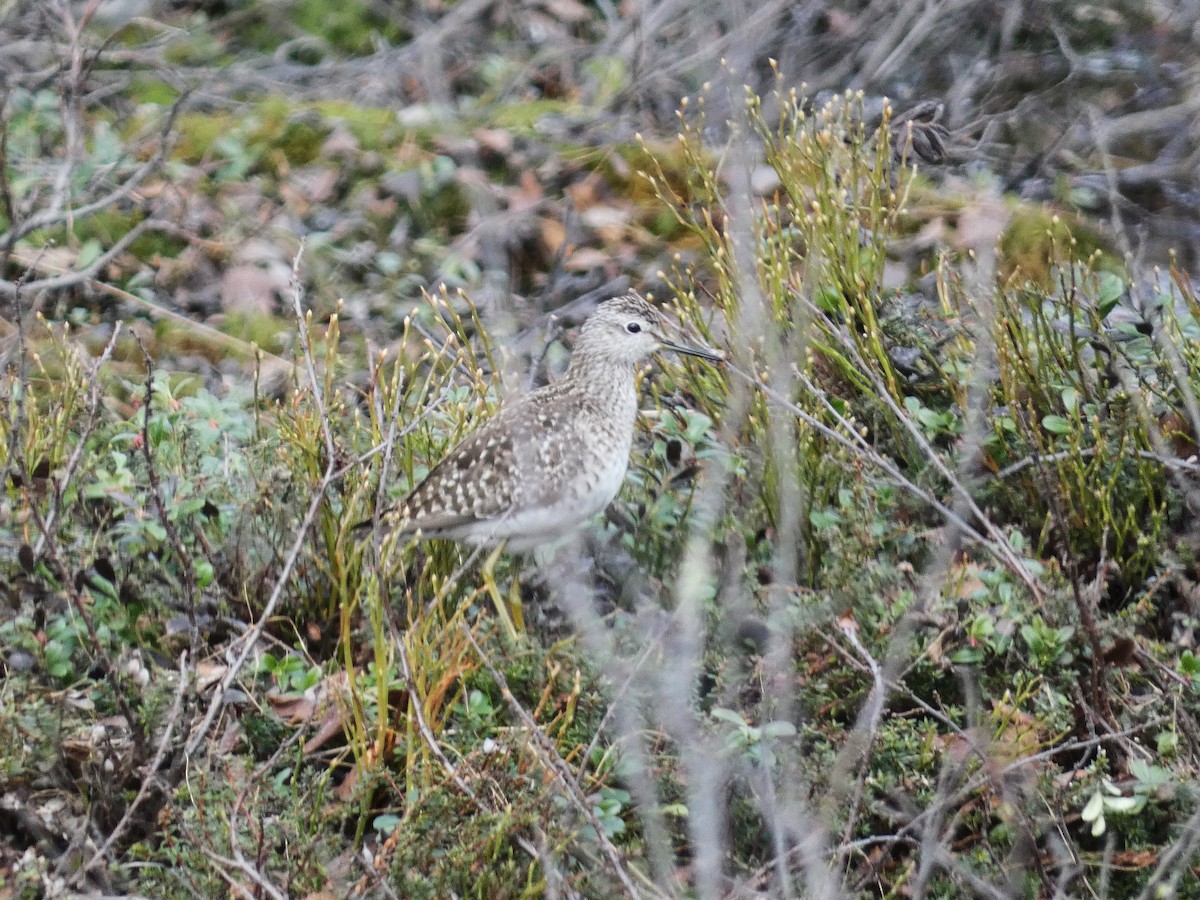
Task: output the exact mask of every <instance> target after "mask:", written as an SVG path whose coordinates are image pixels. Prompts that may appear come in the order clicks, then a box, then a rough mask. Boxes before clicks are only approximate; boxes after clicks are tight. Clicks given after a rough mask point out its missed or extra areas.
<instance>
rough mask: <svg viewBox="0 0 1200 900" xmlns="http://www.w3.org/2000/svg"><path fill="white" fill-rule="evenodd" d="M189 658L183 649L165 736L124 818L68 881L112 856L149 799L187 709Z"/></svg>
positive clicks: (77, 880)
mask: <svg viewBox="0 0 1200 900" xmlns="http://www.w3.org/2000/svg"><path fill="white" fill-rule="evenodd" d="M187 661H188V656H187V651H184V652H183V653H180V654H179V672H178V679H179V684H178V686H177V687H176V689H175V699H174V700H173V701H172V702H171V711H170V712H169V713H167V719H166V728H165V729H164V730H163V734H162V737H161V738H159V741H158V748H157V749H156V750H155V752H154V759H153V760H152V761H151V762H150V765H149V766H148V767H147V768H146V777H145V778H144V779H143V781H142V783H141V786H140V787H139V788H138V792H137V794H136V795H135V796H134V798H133V801H132V802H131V803H130V804H129V805H128V806H127V807H125V812H124V814H122V816H121V818H120V820H119V821H118V822H117V824H116V826H115V827H114V828H113V830H112V831H111V832H110V833H109V835H108V837H107V838H106V839H105V841H104V843H103V844H102V845H101V846H100V847H99V848H98V849H97V850H96V852H95V853H94V854H92V858H91V859H89V860H88V861H87V862H86V863H84V864H83V866H81V867H80V868H79V869H78V870H77V871H76V872H75V874H74V875H72V876H71V877H70V878H69V879H68V880H67V884H68V885H78V884H79V883H80V881H81V880H82V879H83V876H84V875H86V874H87V873H88V872H90V871H91V870H92V869H94V868H95V867H96V866H98V865H99V864H100V862H101V860H105V857H107V856H108V851H109V850H110V849H111V848H112V845H113V844H114V843H116V841H117V839H118V838H120V836H121V835H122V834H124V832H125V829H127V828H128V827H129V823H130V821H131V820H132V818H133V814H134V812H135V811H136V810H137V808H138V807H139V806H141V804H142V802H143V801H144V800H145V799H146V796H147V794H148V793H149V789H150V786H151V785H154V784H157V783H158V770H159V767H160V766H161V765H162V763H163V760H164V759H166V756H167V750H168V749H169V748H170V747H171V737H172V736H173V735H174V733H175V726H176V725H178V724H179V720H180V713H181V711H182V709H183V694H184V690H185V689H186V688H187V685H188V678H187Z"/></svg>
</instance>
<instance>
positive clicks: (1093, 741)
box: [845, 716, 1171, 885]
mask: <svg viewBox="0 0 1200 900" xmlns="http://www.w3.org/2000/svg"><path fill="white" fill-rule="evenodd" d="M1169 721H1171V718H1170V717H1169V716H1160V717H1159V718H1157V719H1154V720H1152V721H1150V722H1143V723H1142V724H1140V725H1135V726H1133V727H1131V728H1127V729H1125V730H1124V731H1121V732H1117V733H1114V734H1111V735H1105V736H1103V737H1093V738H1087V739H1084V740H1078V741H1071V742H1068V743H1066V744H1060V745H1058V746H1055V747H1052V748H1050V749H1049V750H1043V751H1041V752H1039V753H1034V754H1031V755H1029V756H1026V757H1022V758H1021V759H1017V760H1013V761H1012V762H1011V763H1008V764H1006V765H1005V766H1004V767H1003V768H1001V769H1000V770H999V771H996V770H985V771H984V772H983V774H981V775H977V776H975V777H974V778H972V779H971V780H970V781H967V782H966V783H964V784H963V786H962V787H961V788H959V789H958V790H957V791H956V792H955V794H953V795H952V796H951V797H949V798H948V801H947V805H950V806H957V805H960V804H962V803H965V802H966V801H967V800H968V799H969V798H970V796H971V795H972V794H974V793H975V792H977V791H980V790H983V789H984V788H986V787H987V786H988V785H989V784H991V783H993V782H995V781H1002V780H1003V779H1004V778H1005V777H1006V776H1008V775H1010V774H1012V773H1014V772H1017V771H1018V770H1020V769H1022V768H1024V767H1026V766H1033V765H1037V764H1039V763H1045V762H1048V761H1050V760H1051V759H1052V758H1053V757H1055V756H1057V755H1059V754H1061V753H1073V752H1076V751H1081V750H1090V749H1093V748H1096V747H1099V746H1100V745H1101V744H1102V743H1104V742H1105V741H1108V740H1112V739H1113V738H1124V737H1132V736H1133V735H1137V734H1143V733H1145V732H1148V731H1151V730H1152V729H1155V728H1157V727H1159V726H1160V725H1164V724H1166V723H1168V722H1169ZM969 746H970V747H971V750H972V752H974V753H975V754H976V755H977V756H979V758H980V759H982V760H986V759H987V758H988V757H987V755H986V754H985V753H984V752H983V751H982V750H980V749H979V748H977V747H975V745H974V743H971V744H970V745H969ZM933 813H934V810H933V808H932V807H927V808H926V809H924V810H922V811H921V812H920V813H918V814H917V815H915V816H913V817H912V818H911V819H909V820H908V822H906V823H905V824H904V825H903V826H902V827H901V828H900V829H899V830H898V831H897V832H896V833H895V834H892V835H874V836H872V837H869V838H861V839H859V840H856V841H852V842H850V844H848V845H847V846H846V848H845V849H847V850H862V849H866V848H868V847H873V846H877V845H881V844H882V845H885V846H887V845H894V844H897V843H901V842H903V841H914V840H915V839H914V838H912V837H910V835H911V833H912V832H914V831H915V830H917V829H918V828H922V827H924V825H925V822H926V820H927V819H929V818H930V817H931V816H932V815H933ZM889 855H890V854H889V853H885V854H883V855H881V856H880V857H878V858H877V859H876V860H874V862H873V863H872V865H871V872H874V871H878V870H879V869H880V868H882V867H883V866H884V865H886V863H887V860H888V858H889ZM871 872H868V873H867V874H866V875H865V876H864V877H863V879H861V880H860V885H861V884H862V883H865V880H866V878H869V877H870V874H871Z"/></svg>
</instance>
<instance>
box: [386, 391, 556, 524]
mask: <svg viewBox="0 0 1200 900" xmlns="http://www.w3.org/2000/svg"><path fill="white" fill-rule="evenodd" d="M558 408H559V407H557V406H556V405H555V404H553V403H548V402H546V400H545V398H544V395H542V392H535V393H533V394H531V395H529V396H528V397H525V398H523V399H522V400H521V401H518V402H517V403H515V404H513V405H512V406H510V407H506V408H503V409H501V411H500V412H499V413H497V414H496V416H495V417H494V418H492V419H490V420H489V421H488V422H486V423H485V424H484V425H482V426H481V427H480V428H478V429H477V430H476V431H473V432H472V433H471V434H469V435H467V436H466V437H465V438H464V439H463V440H462V441H461V442H460V443H459V444H458V445H456V446H455V447H454V448H453V449H452V450H451V451H450V452H449V453H447V454H446V456H445V457H444V458H443V459H442V460H441V462H439V463H438V464H437V465H436V466H434V467H433V468H432V469H431V470H430V471H429V474H428V475H426V476H425V479H424V480H423V481H422V482H421V483H420V484H418V485H417V486H416V487H415V488H414V489H413V490H412V492H411V493H409V495H408V496H407V497H405V498H404V500H403V501H402V502H401V503H400V504H399V506H398V507H397V508H396V510H395V514H396V516H397V518H398V520H399V522H398V524H399V527H400V529H401V530H402V531H404V532H412V531H416V530H418V529H420V530H421V531H423V532H424V533H425V534H428V535H431V536H436V535H439V534H446V533H450V532H453V531H454V530H455V529H459V528H463V527H466V526H469V525H471V524H473V523H478V522H484V521H489V520H497V519H502V518H504V517H506V516H510V515H512V514H513V513H515V512H519V511H521V510H523V509H525V508H528V507H529V506H531V505H544V504H547V503H549V502H552V501H554V500H555V499H557V497H558V496H559V495H560V494H561V489H562V486H561V485H560V484H557V483H556V482H555V480H554V479H550V480H540V481H539V480H537V479H530V478H529V477H528V476H529V473H531V472H537V471H540V472H548V471H549V472H556V471H558V470H559V469H560V468H561V462H562V459H563V456H564V454H565V453H566V452H567V450H568V445H569V443H570V440H569V436H568V434H567V432H569V431H570V429H569V428H568V429H566V431H564V424H565V423H564V422H562V421H558V420H559V419H560V418H561V416H560V415H556V409H558ZM521 473H524V475H525V477H521Z"/></svg>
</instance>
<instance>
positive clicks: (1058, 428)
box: [1042, 415, 1071, 434]
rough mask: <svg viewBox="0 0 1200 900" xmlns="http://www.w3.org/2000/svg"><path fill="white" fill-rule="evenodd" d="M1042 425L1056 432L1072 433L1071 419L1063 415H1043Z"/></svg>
mask: <svg viewBox="0 0 1200 900" xmlns="http://www.w3.org/2000/svg"><path fill="white" fill-rule="evenodd" d="M1042 427H1043V428H1045V429H1046V430H1047V431H1050V432H1053V433H1054V434H1070V433H1071V422H1070V420H1069V419H1064V418H1063V417H1062V416H1054V415H1050V416H1043V417H1042Z"/></svg>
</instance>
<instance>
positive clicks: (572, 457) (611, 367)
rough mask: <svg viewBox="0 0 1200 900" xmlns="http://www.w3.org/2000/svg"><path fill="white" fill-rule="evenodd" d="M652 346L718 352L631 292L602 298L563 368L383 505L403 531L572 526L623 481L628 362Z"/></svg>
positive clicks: (631, 395) (632, 399) (486, 536)
mask: <svg viewBox="0 0 1200 900" xmlns="http://www.w3.org/2000/svg"><path fill="white" fill-rule="evenodd" d="M660 349H667V350H673V351H675V352H676V353H685V354H688V355H691V356H698V357H700V358H702V359H707V360H712V361H718V360H720V359H721V358H722V357H721V355H720V354H718V353H717V352H715V351H712V350H706V349H700V348H696V347H689V346H687V345H685V344H680V343H676V342H675V341H672V340H669V339H668V338H667V334H666V320H665V319H664V318H663V316H662V315H661V314H660V313H659V312H658V311H657V310H656V309H655V308H654V307H653V306H651V305H650V304H649V303H647V302H646V301H645V300H644V299H643V298H642V297H640V296H639V295H638V294H636V293H630V294H626V295H624V296H621V297H616V298H614V299H612V300H606V301H605V302H603V303H601V304H600V305H599V307H598V308H597V309H596V312H595V313H593V314H592V315H591V316H590V317H589V318H588V320H587V321H586V322H584V324H583V327H582V328H581V329H580V332H579V338H578V340H577V341H576V343H575V349H574V352H573V353H572V355H571V362H570V365H569V366H568V367H567V371H566V374H565V375H563V377H562V378H560V379H559V380H558V381H556V382H555V383H554V384H551V385H548V386H546V387H543V388H540V389H538V390H536V391H533V392H532V393H529V394H527V395H525V396H523V397H521V398H520V399H518V400H516V401H514V402H513V403H511V404H507V405H505V406H503V407H502V408H501V409H500V411H499V412H497V413H496V415H495V416H494V417H493V418H491V419H490V420H488V421H487V422H486V423H484V424H483V425H482V426H480V428H478V429H477V430H476V431H474V432H472V433H471V434H469V435H467V437H466V438H464V439H463V440H462V441H461V442H460V443H459V444H458V445H457V446H455V447H454V448H453V449H452V450H451V451H450V452H449V453H447V454H446V456H445V457H444V458H443V459H442V460H441V462H439V463H438V464H437V465H436V466H434V467H433V469H431V470H430V472H429V474H428V475H427V476H425V479H424V480H423V481H422V482H421V483H420V484H418V485H417V486H416V487H415V488H413V490H412V491H411V492H410V493H409V494H408V496H407V497H405V498H404V499H403V500H402V501H400V503H399V504H397V505H396V506H395V507H394V508H392V509H391V510H389V511H388V512H387V513H385V514H384V516H383V521H384V524H385V525H386V526H388V527H391V528H394V529H396V530H397V531H399V532H400V533H401V534H411V533H418V532H419V534H420V536H422V537H438V538H449V539H451V540H456V541H463V542H466V543H470V544H475V545H478V546H489V545H494V544H499V543H501V542H506V544H505V546H506V548H507V549H509V550H514V551H518V552H519V551H523V550H528V549H530V548H532V547H535V546H537V545H539V544H544V543H547V542H550V541H553V540H556V539H557V538H559V537H562V536H564V535H566V534H569V533H570V532H571V531H573V530H575V529H576V528H578V527H579V526H580V525H582V524H583V523H584V522H586V521H587V520H588V519H590V518H592V516H594V515H596V514H597V513H598V512H600V511H601V510H603V509H604V508H605V507H606V506H608V504H609V503H610V502H612V499H613V498H614V497H615V496H616V495H617V491H618V490H620V487H621V482H622V481H623V480H624V478H625V471H626V469H627V468H628V466H629V452H630V447H631V445H632V443H633V428H634V421H635V419H636V418H637V410H638V400H637V385H636V378H635V375H636V370H637V366H638V364H639V363H640V362H642V361H643V360H644V359H646V358H647V357H648V356H650V354H652V353H654V352H655V351H657V350H660Z"/></svg>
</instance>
